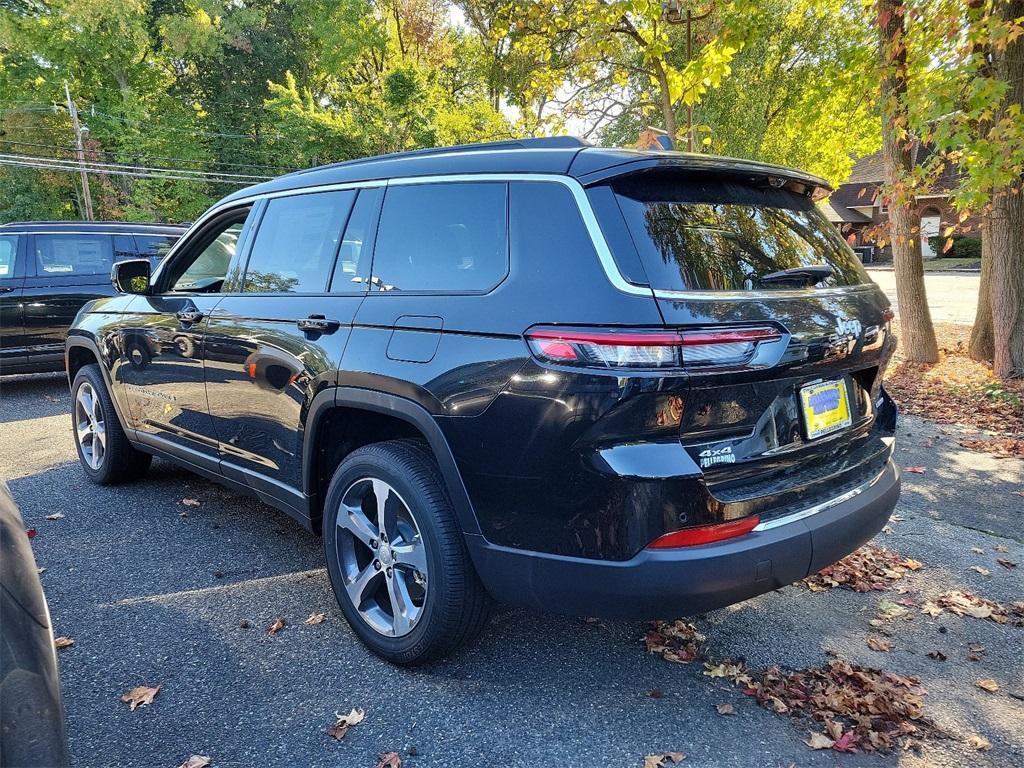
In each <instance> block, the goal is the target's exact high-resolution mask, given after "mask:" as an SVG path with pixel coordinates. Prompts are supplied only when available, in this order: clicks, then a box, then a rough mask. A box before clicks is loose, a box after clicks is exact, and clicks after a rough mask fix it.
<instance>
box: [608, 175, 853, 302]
mask: <svg viewBox="0 0 1024 768" xmlns="http://www.w3.org/2000/svg"><path fill="white" fill-rule="evenodd" d="M613 188H614V190H615V193H616V197H617V198H618V201H619V207H620V209H621V210H622V214H623V216H624V217H625V219H626V224H627V226H628V228H629V232H630V234H631V235H632V238H633V242H634V243H635V244H636V247H637V250H638V252H639V254H640V259H641V261H642V263H643V266H644V269H645V270H646V272H647V277H648V279H649V281H650V284H651V287H653V288H655V289H657V290H677V291H682V290H728V291H734V290H739V291H749V290H771V289H777V288H786V287H792V285H787V284H784V283H782V284H780V283H772V282H769V283H762V282H761V278H763V277H764V276H765V275H768V274H770V273H772V272H778V271H781V270H784V269H791V268H794V267H806V266H811V265H821V264H824V265H828V266H830V267H832V270H833V272H832V276H831V277H829V278H827V279H825V280H823V281H822V282H821V283H819V286H821V287H834V286H847V285H857V284H860V283H866V282H868V276H867V273H865V271H864V268H863V267H862V266H861V264H860V260H859V259H858V258H857V257H856V255H855V254H854V253H853V251H851V250H850V248H849V246H848V245H847V244H846V241H845V240H843V238H842V237H841V236H840V234H839V232H838V231H837V230H836V228H835V226H833V225H832V224H831V223H830V222H829V221H828V219H826V218H825V216H824V214H822V212H821V211H820V210H819V209H818V207H817V206H816V205H815V204H814V202H813V201H811V200H810V199H809V198H807V197H805V196H803V195H798V194H796V193H794V192H790V191H788V190H785V189H773V188H768V187H765V188H760V187H754V186H750V185H746V184H740V183H735V182H731V181H725V180H707V179H698V178H693V177H682V178H678V177H677V178H665V177H662V178H657V177H655V178H647V177H633V178H626V179H621V180H619V181H618V182H616V183H615V184H614V185H613Z"/></svg>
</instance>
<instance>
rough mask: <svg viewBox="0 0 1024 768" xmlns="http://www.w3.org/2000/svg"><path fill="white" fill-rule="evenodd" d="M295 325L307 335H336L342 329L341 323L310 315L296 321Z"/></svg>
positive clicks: (321, 316)
mask: <svg viewBox="0 0 1024 768" xmlns="http://www.w3.org/2000/svg"><path fill="white" fill-rule="evenodd" d="M295 324H296V325H297V326H298V327H299V330H300V331H304V332H305V333H334V332H335V331H336V330H338V329H339V328H340V327H341V323H340V322H338V321H337V320H328V319H327V318H326V317H324V316H323V315H310V316H309V317H304V318H302V319H301V320H296V321H295Z"/></svg>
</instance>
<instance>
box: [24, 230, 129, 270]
mask: <svg viewBox="0 0 1024 768" xmlns="http://www.w3.org/2000/svg"><path fill="white" fill-rule="evenodd" d="M111 241H112V238H111V237H110V235H36V236H35V252H36V264H37V270H38V274H39V276H40V277H61V276H77V275H109V274H110V268H111V267H112V266H113V264H114V246H113V243H112V242H111Z"/></svg>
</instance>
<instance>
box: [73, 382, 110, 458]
mask: <svg viewBox="0 0 1024 768" xmlns="http://www.w3.org/2000/svg"><path fill="white" fill-rule="evenodd" d="M75 433H76V437H77V439H78V445H79V446H80V447H81V449H82V456H83V457H85V462H86V463H87V464H88V465H89V467H90V468H92V469H94V470H96V469H99V468H100V467H101V466H103V459H104V457H105V456H106V455H107V427H106V422H105V421H104V419H103V406H102V404H101V403H100V400H99V397H97V395H96V390H94V389H93V388H92V385H91V384H89V383H88V382H82V385H81V386H80V387H79V388H78V394H77V396H76V397H75Z"/></svg>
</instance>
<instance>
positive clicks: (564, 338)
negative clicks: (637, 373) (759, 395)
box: [526, 328, 782, 368]
mask: <svg viewBox="0 0 1024 768" xmlns="http://www.w3.org/2000/svg"><path fill="white" fill-rule="evenodd" d="M781 338H782V334H781V333H780V332H779V331H778V330H776V329H775V328H722V329H714V330H692V331H690V330H685V331H684V330H669V331H667V330H661V329H657V330H655V329H651V330H642V329H641V330H615V329H608V330H605V329H571V328H534V329H531V330H529V331H527V333H526V340H527V342H528V343H529V345H530V349H531V350H532V352H533V354H534V355H535V356H536V357H537V358H538V359H540V360H542V361H544V362H549V363H558V364H561V365H581V366H589V367H600V368H682V367H683V366H684V365H709V364H710V365H737V364H741V363H743V362H745V361H746V360H747V359H749V358H750V357H751V356H752V355H753V353H754V350H755V349H756V347H757V345H758V344H759V343H761V342H767V341H777V340H779V339H781Z"/></svg>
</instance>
